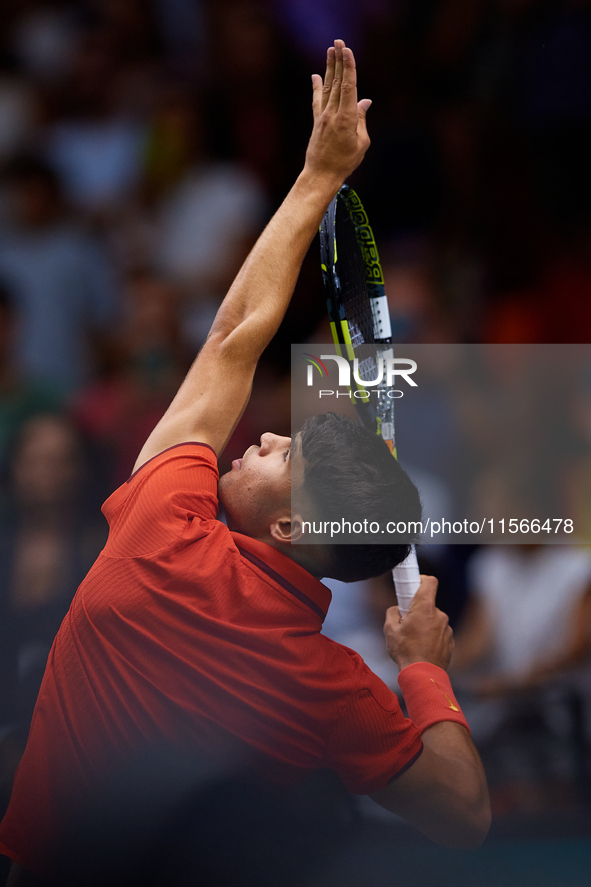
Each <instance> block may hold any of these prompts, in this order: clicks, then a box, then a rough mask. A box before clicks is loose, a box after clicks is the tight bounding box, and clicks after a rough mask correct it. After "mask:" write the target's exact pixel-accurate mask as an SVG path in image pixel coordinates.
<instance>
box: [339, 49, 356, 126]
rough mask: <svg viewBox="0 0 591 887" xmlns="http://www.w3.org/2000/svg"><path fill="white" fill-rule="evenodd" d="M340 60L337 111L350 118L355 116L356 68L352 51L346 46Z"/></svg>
mask: <svg viewBox="0 0 591 887" xmlns="http://www.w3.org/2000/svg"><path fill="white" fill-rule="evenodd" d="M341 58H342V71H343V73H342V83H341V95H340V100H339V111H340V112H341V114H345V115H348V116H351V117H356V116H357V67H356V65H355V56H354V55H353V50H351V49H349V47H348V46H345V47H343V51H342V53H341Z"/></svg>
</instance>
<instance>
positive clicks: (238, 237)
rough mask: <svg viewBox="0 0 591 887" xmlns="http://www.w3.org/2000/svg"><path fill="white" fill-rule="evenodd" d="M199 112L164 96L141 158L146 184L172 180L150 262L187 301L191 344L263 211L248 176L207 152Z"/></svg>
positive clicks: (201, 334) (260, 193)
mask: <svg viewBox="0 0 591 887" xmlns="http://www.w3.org/2000/svg"><path fill="white" fill-rule="evenodd" d="M201 113H202V112H201V110H200V109H199V107H198V105H197V103H195V102H190V101H189V100H188V97H186V98H185V99H184V100H183V99H182V98H180V97H175V96H171V98H170V102H169V104H168V107H167V108H163V109H162V111H161V114H160V120H159V121H158V120H156V122H155V127H154V129H153V131H152V142H151V146H152V151H151V154H150V155H149V158H148V159H149V161H150V163H149V165H148V175H149V176H150V177H151V181H152V183H153V184H154V185H156V183H158V184H159V185H160V186H161V187H162V186H163V185H164V184H166V183H167V182H166V180H167V179H169V181H170V182H171V186H170V187H169V188H168V190H167V191H165V192H164V194H163V199H162V202H161V204H160V210H159V212H158V213H157V225H156V236H155V257H154V260H155V263H156V265H157V267H158V268H159V270H160V271H161V272H162V273H164V274H165V275H166V276H168V277H171V278H172V279H173V280H175V281H177V282H178V283H179V284H180V285H181V286H182V287H183V289H184V291H185V292H186V293H187V295H188V296H189V300H190V303H191V311H190V316H189V317H188V318H187V321H186V322H187V325H188V331H189V337H190V338H191V340H192V342H193V344H194V345H200V344H201V343H202V342H203V341H204V339H205V336H206V334H207V332H208V330H209V327H210V325H211V321H212V320H213V316H214V314H215V311H216V310H217V307H218V305H219V303H220V302H221V299H222V298H223V296H224V295H225V292H226V290H227V288H228V287H229V285H230V284H231V282H232V280H233V279H234V277H235V275H236V273H237V271H238V269H239V268H240V265H241V264H242V261H243V260H244V258H245V257H246V255H247V253H248V251H249V249H250V247H251V246H252V244H253V243H254V240H255V239H256V237H257V236H258V234H259V232H260V229H261V227H262V225H263V223H264V221H265V218H266V215H267V209H268V207H267V200H266V195H265V191H264V189H263V187H262V185H261V184H260V182H259V181H258V180H257V178H256V177H255V176H254V175H253V174H252V173H250V172H248V171H247V170H246V169H245V168H244V167H242V166H241V165H239V164H237V163H234V162H225V163H220V162H217V161H216V160H215V159H213V158H211V157H210V156H209V155H208V151H207V145H206V142H205V133H204V121H203V118H202V116H201ZM188 161H190V165H189V164H188ZM148 181H150V178H149V179H148Z"/></svg>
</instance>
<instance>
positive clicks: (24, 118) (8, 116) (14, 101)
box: [0, 56, 36, 163]
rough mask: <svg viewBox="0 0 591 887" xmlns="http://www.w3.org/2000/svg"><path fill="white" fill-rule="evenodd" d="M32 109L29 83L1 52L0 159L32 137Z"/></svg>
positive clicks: (8, 155)
mask: <svg viewBox="0 0 591 887" xmlns="http://www.w3.org/2000/svg"><path fill="white" fill-rule="evenodd" d="M35 110H36V108H35V95H34V91H33V89H32V88H31V85H30V84H29V83H28V82H27V80H26V78H24V77H23V76H22V75H21V74H20V72H19V71H18V69H15V66H13V65H12V64H10V63H9V62H8V61H7V60H6V59H3V58H2V57H1V56H0V163H5V162H6V161H7V160H9V159H10V158H11V157H12V156H13V155H14V154H16V153H17V152H18V151H20V150H22V149H24V148H25V146H26V142H27V139H30V138H31V137H32V133H33V127H34V123H35Z"/></svg>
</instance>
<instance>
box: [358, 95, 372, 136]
mask: <svg viewBox="0 0 591 887" xmlns="http://www.w3.org/2000/svg"><path fill="white" fill-rule="evenodd" d="M370 107H371V99H361V101H360V102H357V113H358V115H359V116H358V118H357V132H358V134H359V135H360V136H361V138H362V139H363V140H365V142H366V143H367V147H368V148H369V134H368V132H367V112H368V111H369V109H370Z"/></svg>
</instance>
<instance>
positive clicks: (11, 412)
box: [0, 285, 58, 478]
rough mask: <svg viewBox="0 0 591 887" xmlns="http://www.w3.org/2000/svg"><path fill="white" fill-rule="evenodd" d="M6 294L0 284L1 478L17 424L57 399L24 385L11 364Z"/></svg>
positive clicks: (11, 319) (12, 322) (11, 317)
mask: <svg viewBox="0 0 591 887" xmlns="http://www.w3.org/2000/svg"><path fill="white" fill-rule="evenodd" d="M17 322H18V321H17V318H16V317H15V309H14V305H13V303H12V300H11V298H10V296H9V293H8V291H7V290H6V289H4V287H2V286H1V285H0V477H1V478H4V476H5V474H6V468H7V464H6V463H7V458H8V453H9V451H10V447H11V445H12V443H13V441H14V439H15V437H16V434H17V433H18V431H19V429H20V427H21V425H22V424H23V423H24V422H25V421H26V420H27V419H29V418H31V416H33V415H34V414H35V413H42V412H47V411H48V410H53V409H56V408H57V406H58V403H57V398H55V397H52V396H51V394H50V392H49V391H47V389H45V388H44V387H43V386H41V385H39V386H35V385H31V384H26V383H25V382H23V380H22V379H20V378H19V376H18V374H17V372H16V371H15V368H14V365H13V360H12V358H13V349H14V333H15V326H16V323H17Z"/></svg>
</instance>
